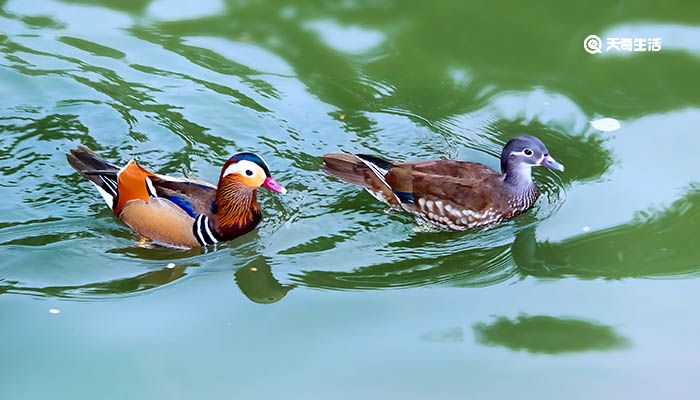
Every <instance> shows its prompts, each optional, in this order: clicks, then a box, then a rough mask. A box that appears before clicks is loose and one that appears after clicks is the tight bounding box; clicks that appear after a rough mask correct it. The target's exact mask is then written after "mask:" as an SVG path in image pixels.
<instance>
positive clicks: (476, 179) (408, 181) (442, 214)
mask: <svg viewBox="0 0 700 400" xmlns="http://www.w3.org/2000/svg"><path fill="white" fill-rule="evenodd" d="M323 160H324V171H326V173H328V174H330V175H331V176H334V177H336V178H338V179H340V180H342V181H345V182H348V183H352V184H355V185H359V186H362V187H364V188H365V189H367V191H369V192H370V193H371V194H372V195H373V196H374V197H376V198H377V199H379V200H380V201H382V202H384V203H386V204H388V205H389V206H391V207H392V208H394V209H396V210H399V211H405V212H408V213H410V214H412V215H414V216H415V217H416V218H419V219H421V220H425V221H427V222H429V223H431V224H433V225H435V226H437V227H439V228H443V229H449V230H468V229H472V228H478V227H483V226H488V225H492V224H496V223H498V222H502V221H506V220H508V219H511V218H513V217H515V216H517V215H520V214H522V213H523V212H525V211H527V210H529V209H530V208H532V207H533V205H534V204H535V202H536V201H537V198H538V197H539V190H538V189H537V185H536V184H535V183H534V182H533V180H532V175H531V169H532V167H538V166H542V167H546V168H550V169H554V170H559V171H564V166H563V165H562V164H559V163H558V162H557V161H556V160H555V159H554V158H552V156H550V155H549V151H548V150H547V147H546V146H545V145H544V143H542V141H540V140H539V139H537V138H536V137H533V136H518V137H515V138H513V139H511V140H510V141H509V142H508V143H506V145H505V146H504V147H503V151H502V153H501V172H500V173H499V172H498V171H495V170H494V169H492V168H490V167H487V166H486V165H484V164H480V163H475V162H466V161H453V160H434V161H420V162H399V161H387V160H383V159H381V158H378V157H374V156H368V155H364V154H350V153H330V154H326V155H325V156H324V158H323Z"/></svg>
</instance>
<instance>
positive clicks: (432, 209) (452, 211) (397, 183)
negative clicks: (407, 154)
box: [386, 160, 502, 229]
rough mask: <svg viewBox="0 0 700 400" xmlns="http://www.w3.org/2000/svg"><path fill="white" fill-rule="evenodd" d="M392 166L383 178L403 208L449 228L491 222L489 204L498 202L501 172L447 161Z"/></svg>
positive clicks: (470, 226) (478, 165)
mask: <svg viewBox="0 0 700 400" xmlns="http://www.w3.org/2000/svg"><path fill="white" fill-rule="evenodd" d="M394 165H395V167H393V168H391V169H390V170H389V171H388V173H387V175H386V181H387V183H388V184H389V185H390V186H391V187H392V189H393V191H394V193H396V195H397V196H398V197H399V198H400V199H401V203H402V204H401V206H402V208H403V209H404V210H406V211H408V212H410V213H412V214H414V215H416V216H419V217H421V218H423V219H426V220H428V221H430V222H432V223H435V224H437V225H442V226H445V227H448V228H450V229H469V228H472V227H476V226H480V225H485V224H488V223H491V222H494V221H495V219H496V215H495V212H494V211H493V210H492V207H493V205H494V204H496V203H498V202H499V199H497V197H498V195H497V194H496V193H499V191H498V190H496V189H497V187H498V184H499V182H501V181H502V175H501V174H499V173H498V172H496V171H495V170H493V169H491V168H489V167H487V166H486V165H483V164H479V163H472V162H463V161H450V160H437V161H426V162H418V163H395V164H394ZM492 219H494V220H492Z"/></svg>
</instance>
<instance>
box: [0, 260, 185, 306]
mask: <svg viewBox="0 0 700 400" xmlns="http://www.w3.org/2000/svg"><path fill="white" fill-rule="evenodd" d="M194 266H196V265H191V264H190V265H188V264H181V265H175V266H174V267H172V268H169V267H167V266H166V267H165V268H163V269H160V270H156V271H149V272H145V273H143V274H140V275H137V276H134V277H129V278H121V279H115V280H111V281H106V282H94V283H88V284H83V285H74V286H45V287H29V286H26V285H24V284H23V283H22V282H16V281H15V282H13V281H8V280H0V293H11V294H30V295H33V296H39V297H61V298H80V299H89V298H92V299H96V298H97V297H98V296H100V297H101V296H108V297H113V296H122V295H128V294H135V293H138V292H143V291H146V290H150V289H155V288H157V287H160V286H163V285H166V284H169V283H171V282H175V281H176V280H178V279H180V278H183V277H184V276H186V275H187V273H186V270H187V268H190V267H194Z"/></svg>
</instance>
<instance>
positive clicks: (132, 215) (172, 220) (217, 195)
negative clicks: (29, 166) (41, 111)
mask: <svg viewBox="0 0 700 400" xmlns="http://www.w3.org/2000/svg"><path fill="white" fill-rule="evenodd" d="M67 158H68V162H69V163H70V165H71V166H72V167H73V168H75V169H76V170H77V171H78V172H79V173H80V174H81V175H82V176H83V177H85V178H86V179H87V180H89V181H90V182H91V183H92V184H94V185H95V187H96V188H97V190H98V192H99V193H100V194H101V195H102V197H103V198H104V200H105V201H106V202H107V205H108V206H109V207H110V208H111V209H112V210H113V211H114V214H115V215H116V216H117V217H118V218H119V219H121V220H122V221H123V222H124V223H125V224H127V225H128V226H129V227H131V229H133V230H134V231H135V232H136V233H137V234H139V235H140V236H141V237H142V238H146V239H149V240H151V241H153V242H155V243H158V244H162V245H166V246H171V247H181V248H192V247H200V246H207V245H213V244H216V243H219V242H223V241H228V240H232V239H234V238H236V237H239V236H241V235H244V234H246V233H248V232H250V231H251V230H253V229H254V228H255V227H256V226H257V225H258V223H259V222H260V220H261V219H262V212H261V210H260V206H259V205H258V202H257V196H256V190H257V189H258V188H260V187H263V188H266V189H269V190H271V191H273V192H276V193H281V194H284V193H286V189H285V188H284V187H283V186H282V185H280V184H279V183H277V181H275V179H274V178H272V176H271V175H270V169H269V168H268V166H267V164H266V163H265V161H264V160H263V159H262V158H261V157H260V156H258V155H256V154H253V153H239V154H236V155H234V156H233V157H231V158H230V159H229V160H228V161H227V162H226V163H225V164H224V166H223V168H222V169H221V173H220V175H219V182H218V184H217V185H216V186H215V185H212V184H210V183H207V182H202V181H198V180H192V179H186V178H174V177H170V176H165V175H160V174H155V173H152V172H149V171H147V170H146V169H144V168H142V167H141V166H139V165H138V164H137V163H136V162H135V161H133V160H132V161H129V162H128V163H127V164H126V166H125V167H124V168H121V169H120V168H119V167H117V166H116V165H113V164H110V163H108V162H106V161H104V160H102V159H101V158H100V157H99V156H98V155H97V154H95V153H94V152H93V151H92V150H90V149H88V148H87V147H84V146H79V147H78V148H76V149H74V150H71V151H70V153H68V154H67ZM323 161H324V167H323V169H324V170H325V171H326V172H327V173H328V174H330V175H332V176H334V177H336V178H338V179H341V180H343V181H345V182H348V183H352V184H355V185H359V186H362V187H364V188H365V189H367V191H369V192H370V193H371V194H372V195H373V196H374V197H376V198H377V199H379V200H380V201H382V202H384V203H386V204H388V205H389V206H391V207H392V208H393V209H396V210H399V211H405V212H408V213H410V214H412V215H414V216H415V217H417V218H419V219H422V220H424V221H427V222H429V223H431V224H433V225H435V226H437V227H440V228H443V229H450V230H468V229H472V228H478V227H483V226H488V225H493V224H495V223H498V222H502V221H505V220H508V219H511V218H513V217H515V216H517V215H520V214H522V213H523V212H525V211H527V210H528V209H530V208H532V206H533V205H534V203H535V201H536V200H537V198H538V197H539V191H538V189H537V185H535V183H534V182H533V180H532V176H531V169H532V167H536V166H542V167H547V168H551V169H555V170H559V171H563V170H564V166H563V165H561V164H559V163H558V162H557V161H556V160H554V158H552V156H550V155H549V151H547V147H546V146H545V145H544V144H543V143H542V142H541V141H540V140H539V139H537V138H535V137H533V136H518V137H516V138H514V139H512V140H510V141H509V142H508V143H507V144H506V145H505V147H504V148H503V152H502V153H501V172H500V173H499V172H497V171H495V170H493V169H491V168H489V167H487V166H486V165H484V164H480V163H475V162H466V161H452V160H435V161H422V162H398V161H386V160H383V159H381V158H378V157H374V156H369V155H363V154H350V153H330V154H326V155H325V156H324V157H323Z"/></svg>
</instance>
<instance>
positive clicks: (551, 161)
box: [539, 154, 564, 172]
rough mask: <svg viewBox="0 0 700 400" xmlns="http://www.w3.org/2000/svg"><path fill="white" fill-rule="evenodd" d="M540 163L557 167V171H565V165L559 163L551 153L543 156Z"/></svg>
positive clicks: (548, 166)
mask: <svg viewBox="0 0 700 400" xmlns="http://www.w3.org/2000/svg"><path fill="white" fill-rule="evenodd" d="M539 165H541V166H543V167H547V168H550V169H556V170H557V171H562V172H563V171H564V165H562V164H559V163H558V162H557V160H555V159H554V157H552V156H550V155H549V154H547V155H546V156H544V157H543V158H542V161H540V163H539Z"/></svg>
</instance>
